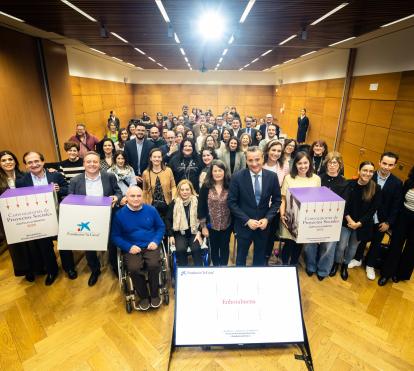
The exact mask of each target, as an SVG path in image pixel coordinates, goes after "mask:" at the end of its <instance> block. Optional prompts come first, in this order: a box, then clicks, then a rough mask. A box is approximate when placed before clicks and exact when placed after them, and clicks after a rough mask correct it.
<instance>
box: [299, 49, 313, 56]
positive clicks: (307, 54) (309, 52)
mask: <svg viewBox="0 0 414 371" xmlns="http://www.w3.org/2000/svg"><path fill="white" fill-rule="evenodd" d="M313 53H316V50H312V51H311V52H309V53H305V54H302V55H301V57H306V56H307V55H311V54H313Z"/></svg>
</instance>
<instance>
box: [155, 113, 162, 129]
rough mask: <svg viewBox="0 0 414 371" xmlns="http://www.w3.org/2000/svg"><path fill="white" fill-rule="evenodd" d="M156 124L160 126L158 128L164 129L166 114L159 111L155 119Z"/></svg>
mask: <svg viewBox="0 0 414 371" xmlns="http://www.w3.org/2000/svg"><path fill="white" fill-rule="evenodd" d="M154 124H155V125H156V126H157V127H158V129H160V130H162V128H163V126H164V116H163V115H162V113H161V112H157V118H156V119H155V122H154Z"/></svg>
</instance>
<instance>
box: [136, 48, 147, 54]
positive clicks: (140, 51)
mask: <svg viewBox="0 0 414 371" xmlns="http://www.w3.org/2000/svg"><path fill="white" fill-rule="evenodd" d="M134 49H135V50H136V51H137V52H139V53H141V54H143V55H145V53H144V52H143V51H142V50H141V49H138V48H134Z"/></svg>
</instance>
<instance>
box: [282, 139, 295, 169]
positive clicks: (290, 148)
mask: <svg viewBox="0 0 414 371" xmlns="http://www.w3.org/2000/svg"><path fill="white" fill-rule="evenodd" d="M297 148H298V144H297V143H296V140H295V139H285V141H284V143H283V151H282V152H283V154H282V158H283V162H286V163H287V164H288V165H289V169H292V164H293V159H294V158H295V154H296V150H297Z"/></svg>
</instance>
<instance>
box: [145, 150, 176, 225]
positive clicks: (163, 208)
mask: <svg viewBox="0 0 414 371" xmlns="http://www.w3.org/2000/svg"><path fill="white" fill-rule="evenodd" d="M142 182H143V193H144V194H143V196H144V202H145V203H146V204H149V205H152V206H154V207H155V208H156V209H157V210H158V212H159V214H160V216H161V218H162V219H163V220H164V219H165V217H166V215H167V211H168V205H169V204H170V203H171V201H172V199H173V197H174V195H175V193H176V191H177V189H176V186H175V180H174V175H173V173H172V171H171V169H170V168H169V167H166V166H165V165H164V162H163V161H162V151H161V149H159V148H153V149H152V150H151V151H150V154H149V162H148V168H147V169H146V170H145V171H144V173H143V174H142Z"/></svg>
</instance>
